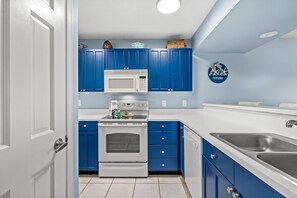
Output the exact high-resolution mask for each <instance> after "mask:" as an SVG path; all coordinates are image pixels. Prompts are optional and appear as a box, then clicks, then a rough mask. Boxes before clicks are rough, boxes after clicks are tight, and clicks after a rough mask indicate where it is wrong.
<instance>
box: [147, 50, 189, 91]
mask: <svg viewBox="0 0 297 198" xmlns="http://www.w3.org/2000/svg"><path fill="white" fill-rule="evenodd" d="M149 91H192V49H189V48H183V49H151V50H150V52H149Z"/></svg>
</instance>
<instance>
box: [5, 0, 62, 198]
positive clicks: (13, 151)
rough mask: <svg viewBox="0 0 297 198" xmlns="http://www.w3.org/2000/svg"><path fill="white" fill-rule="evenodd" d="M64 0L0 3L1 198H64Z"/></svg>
mask: <svg viewBox="0 0 297 198" xmlns="http://www.w3.org/2000/svg"><path fill="white" fill-rule="evenodd" d="M65 2H66V0H0V34H1V35H0V40H1V41H0V42H1V45H0V46H1V49H0V68H1V70H0V71H1V73H0V75H1V76H0V79H1V83H0V85H1V89H0V106H1V116H0V198H8V197H12V198H14V197H16V198H18V197H19V198H27V197H28V198H31V197H36V198H47V197H56V198H63V197H66V149H63V150H61V151H60V152H58V153H56V152H55V150H54V142H55V141H56V140H57V139H59V138H62V139H63V141H65V135H66V77H65V76H66V47H65V45H66V39H65V37H66V30H65V26H66V24H65V21H66V7H65V6H66V4H65Z"/></svg>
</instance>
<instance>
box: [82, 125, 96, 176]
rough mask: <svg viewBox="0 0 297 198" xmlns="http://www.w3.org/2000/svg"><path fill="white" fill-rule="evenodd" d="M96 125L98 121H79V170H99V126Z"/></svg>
mask: <svg viewBox="0 0 297 198" xmlns="http://www.w3.org/2000/svg"><path fill="white" fill-rule="evenodd" d="M94 126H97V122H80V123H79V128H80V129H79V171H98V127H97V129H94ZM84 127H85V130H84Z"/></svg>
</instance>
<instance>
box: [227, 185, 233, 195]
mask: <svg viewBox="0 0 297 198" xmlns="http://www.w3.org/2000/svg"><path fill="white" fill-rule="evenodd" d="M227 192H228V193H229V194H231V193H233V188H232V187H229V186H228V187H227Z"/></svg>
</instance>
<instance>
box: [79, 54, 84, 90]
mask: <svg viewBox="0 0 297 198" xmlns="http://www.w3.org/2000/svg"><path fill="white" fill-rule="evenodd" d="M84 62H85V50H84V49H79V51H78V91H83V89H84Z"/></svg>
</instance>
